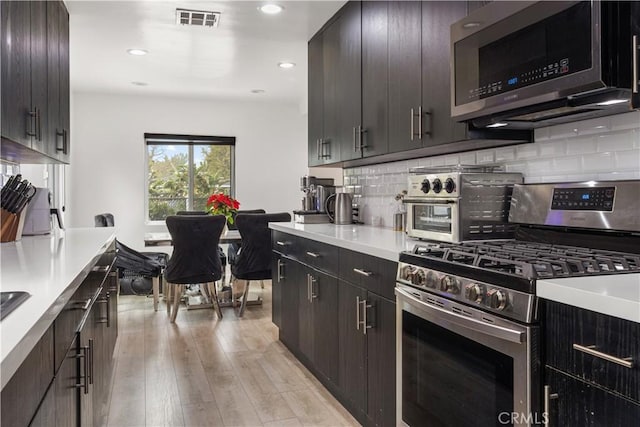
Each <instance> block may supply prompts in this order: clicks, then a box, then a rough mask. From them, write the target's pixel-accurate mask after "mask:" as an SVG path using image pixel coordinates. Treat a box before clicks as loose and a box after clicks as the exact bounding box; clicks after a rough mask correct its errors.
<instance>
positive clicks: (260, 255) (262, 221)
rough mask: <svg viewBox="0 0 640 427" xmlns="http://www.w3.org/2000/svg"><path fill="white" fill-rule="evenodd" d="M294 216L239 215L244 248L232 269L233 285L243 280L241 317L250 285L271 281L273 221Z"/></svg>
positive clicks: (238, 219) (276, 214)
mask: <svg viewBox="0 0 640 427" xmlns="http://www.w3.org/2000/svg"><path fill="white" fill-rule="evenodd" d="M289 221H291V215H289V214H288V213H286V212H283V213H273V214H238V216H237V217H236V222H237V225H238V231H239V232H240V236H241V237H242V249H241V250H240V252H239V253H238V257H237V258H236V261H235V263H234V264H233V265H232V266H231V272H232V274H233V276H234V278H235V279H234V282H233V283H234V285H235V284H236V283H237V281H238V280H242V281H244V285H245V286H244V291H243V293H242V303H241V305H240V310H239V313H238V317H242V315H243V314H244V310H245V308H246V306H247V298H248V296H249V284H250V283H251V281H254V280H260V281H263V280H269V279H271V232H270V230H269V223H270V222H289Z"/></svg>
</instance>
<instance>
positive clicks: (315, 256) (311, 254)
mask: <svg viewBox="0 0 640 427" xmlns="http://www.w3.org/2000/svg"><path fill="white" fill-rule="evenodd" d="M307 255H309V256H310V257H312V258H320V254H317V253H315V252H307Z"/></svg>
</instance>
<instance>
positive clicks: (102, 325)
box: [90, 287, 113, 426]
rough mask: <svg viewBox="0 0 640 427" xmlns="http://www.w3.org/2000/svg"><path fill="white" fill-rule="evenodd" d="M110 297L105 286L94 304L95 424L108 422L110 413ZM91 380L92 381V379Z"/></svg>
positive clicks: (93, 400) (92, 354) (99, 424)
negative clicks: (108, 404)
mask: <svg viewBox="0 0 640 427" xmlns="http://www.w3.org/2000/svg"><path fill="white" fill-rule="evenodd" d="M109 305H110V302H109V298H107V290H106V288H104V287H103V291H102V292H100V296H99V297H98V299H97V300H96V302H95V303H94V305H93V310H92V312H93V316H92V317H93V322H94V328H93V337H92V339H93V341H92V343H91V380H92V382H93V386H94V387H93V397H92V404H93V425H94V426H101V425H105V424H106V419H107V413H108V410H109V408H108V406H107V403H108V395H107V393H108V389H109V383H110V373H111V362H112V354H113V349H109V333H110V331H109V330H108V329H109V328H108V327H107V325H108V324H109V326H110V319H109V315H110V313H109V308H110V307H109ZM90 382H91V381H90Z"/></svg>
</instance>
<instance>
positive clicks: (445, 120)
mask: <svg viewBox="0 0 640 427" xmlns="http://www.w3.org/2000/svg"><path fill="white" fill-rule="evenodd" d="M466 12H467V4H466V2H464V1H428V2H423V3H422V111H423V117H422V119H421V120H422V129H423V132H424V135H423V141H424V143H423V145H426V146H430V145H438V144H443V143H447V142H451V141H455V140H458V139H463V138H464V137H465V135H466V126H465V125H464V124H462V123H457V122H456V121H455V120H453V119H451V83H450V81H451V72H450V66H449V64H450V57H451V53H450V52H451V46H450V30H449V29H450V26H451V24H453V23H454V22H456V21H457V20H459V19H461V18H464V17H465V16H466Z"/></svg>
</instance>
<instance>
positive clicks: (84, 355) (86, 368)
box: [76, 347, 89, 394]
mask: <svg viewBox="0 0 640 427" xmlns="http://www.w3.org/2000/svg"><path fill="white" fill-rule="evenodd" d="M80 351H82V354H76V358H78V359H80V358H83V366H84V384H83V383H82V382H79V383H76V388H84V394H89V357H88V353H89V347H80Z"/></svg>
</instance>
